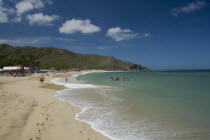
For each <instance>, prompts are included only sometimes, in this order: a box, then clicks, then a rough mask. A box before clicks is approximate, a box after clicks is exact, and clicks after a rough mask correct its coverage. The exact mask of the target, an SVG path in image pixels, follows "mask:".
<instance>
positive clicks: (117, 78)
mask: <svg viewBox="0 0 210 140" xmlns="http://www.w3.org/2000/svg"><path fill="white" fill-rule="evenodd" d="M128 80H129V79H128V78H123V79H120V77H116V78H114V77H110V78H109V81H128Z"/></svg>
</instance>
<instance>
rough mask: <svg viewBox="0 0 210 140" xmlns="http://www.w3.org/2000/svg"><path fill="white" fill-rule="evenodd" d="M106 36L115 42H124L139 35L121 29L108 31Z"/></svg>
mask: <svg viewBox="0 0 210 140" xmlns="http://www.w3.org/2000/svg"><path fill="white" fill-rule="evenodd" d="M106 36H109V37H111V38H112V39H114V40H115V41H123V40H127V39H131V38H135V37H137V36H138V34H135V33H132V31H131V30H130V29H121V28H120V27H116V28H110V29H108V31H107V33H106Z"/></svg>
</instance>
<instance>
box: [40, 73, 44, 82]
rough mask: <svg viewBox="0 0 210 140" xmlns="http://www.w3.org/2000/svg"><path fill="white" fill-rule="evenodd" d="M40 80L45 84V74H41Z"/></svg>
mask: <svg viewBox="0 0 210 140" xmlns="http://www.w3.org/2000/svg"><path fill="white" fill-rule="evenodd" d="M39 80H40V82H41V83H42V84H43V82H44V75H43V74H42V75H41V76H40V78H39Z"/></svg>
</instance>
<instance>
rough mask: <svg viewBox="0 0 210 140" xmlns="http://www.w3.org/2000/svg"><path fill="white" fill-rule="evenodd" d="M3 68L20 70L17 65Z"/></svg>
mask: <svg viewBox="0 0 210 140" xmlns="http://www.w3.org/2000/svg"><path fill="white" fill-rule="evenodd" d="M3 70H19V67H17V66H10V67H4V68H3Z"/></svg>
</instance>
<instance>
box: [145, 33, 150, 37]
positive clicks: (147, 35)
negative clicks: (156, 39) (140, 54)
mask: <svg viewBox="0 0 210 140" xmlns="http://www.w3.org/2000/svg"><path fill="white" fill-rule="evenodd" d="M150 36H151V34H149V33H144V34H143V37H150Z"/></svg>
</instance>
